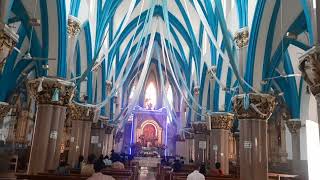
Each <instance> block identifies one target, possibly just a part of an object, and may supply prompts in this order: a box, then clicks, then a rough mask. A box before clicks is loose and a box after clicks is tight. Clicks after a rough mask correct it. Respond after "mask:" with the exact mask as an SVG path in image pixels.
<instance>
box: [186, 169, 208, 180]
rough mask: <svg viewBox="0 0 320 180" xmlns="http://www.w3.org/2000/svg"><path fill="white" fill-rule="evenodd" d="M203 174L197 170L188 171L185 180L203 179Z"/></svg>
mask: <svg viewBox="0 0 320 180" xmlns="http://www.w3.org/2000/svg"><path fill="white" fill-rule="evenodd" d="M205 179H206V178H205V177H204V175H203V174H201V173H200V172H199V171H198V170H194V171H193V172H192V173H190V174H189V175H188V177H187V180H205Z"/></svg>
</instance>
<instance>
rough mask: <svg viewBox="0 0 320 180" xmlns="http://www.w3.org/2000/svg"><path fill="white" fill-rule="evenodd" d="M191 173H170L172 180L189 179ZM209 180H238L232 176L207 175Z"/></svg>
mask: <svg viewBox="0 0 320 180" xmlns="http://www.w3.org/2000/svg"><path fill="white" fill-rule="evenodd" d="M190 173H191V172H171V173H170V180H182V179H187V177H188V175H189V174H190ZM205 177H206V179H207V180H236V179H237V178H234V177H232V176H231V175H224V176H212V175H206V176H205Z"/></svg>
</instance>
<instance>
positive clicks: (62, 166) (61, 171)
mask: <svg viewBox="0 0 320 180" xmlns="http://www.w3.org/2000/svg"><path fill="white" fill-rule="evenodd" d="M56 174H57V175H61V176H65V175H69V174H70V169H69V167H68V164H67V163H66V162H65V161H61V162H60V163H59V166H58V168H57V171H56Z"/></svg>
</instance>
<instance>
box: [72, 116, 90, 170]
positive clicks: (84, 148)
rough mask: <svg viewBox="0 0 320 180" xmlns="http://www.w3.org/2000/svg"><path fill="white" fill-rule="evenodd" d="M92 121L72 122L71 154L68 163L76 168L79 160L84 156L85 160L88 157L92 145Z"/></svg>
mask: <svg viewBox="0 0 320 180" xmlns="http://www.w3.org/2000/svg"><path fill="white" fill-rule="evenodd" d="M90 130H91V122H90V121H78V120H73V121H72V129H71V138H72V142H71V144H70V153H69V155H68V163H69V164H70V165H71V166H72V167H74V166H75V165H76V163H77V162H78V158H79V156H80V155H82V156H83V157H84V158H85V159H86V158H87V157H88V152H89V143H90Z"/></svg>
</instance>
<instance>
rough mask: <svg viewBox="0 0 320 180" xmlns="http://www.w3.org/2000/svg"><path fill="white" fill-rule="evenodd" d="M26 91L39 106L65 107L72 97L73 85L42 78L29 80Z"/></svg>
mask: <svg viewBox="0 0 320 180" xmlns="http://www.w3.org/2000/svg"><path fill="white" fill-rule="evenodd" d="M27 89H28V92H29V94H30V95H31V96H32V97H33V98H34V99H36V101H37V102H38V103H39V104H52V105H60V106H67V105H69V103H70V102H71V99H72V98H73V96H74V89H75V85H74V83H72V82H69V81H64V80H61V79H57V78H47V77H42V78H38V79H34V80H30V81H29V82H28V83H27Z"/></svg>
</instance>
